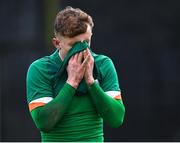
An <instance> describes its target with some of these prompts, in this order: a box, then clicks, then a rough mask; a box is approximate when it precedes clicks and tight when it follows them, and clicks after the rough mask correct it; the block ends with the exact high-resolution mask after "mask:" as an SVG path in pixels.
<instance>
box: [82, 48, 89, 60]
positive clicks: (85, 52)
mask: <svg viewBox="0 0 180 143" xmlns="http://www.w3.org/2000/svg"><path fill="white" fill-rule="evenodd" d="M83 55H84V59H85V58H86V57H87V55H88V53H87V49H86V50H84V51H83Z"/></svg>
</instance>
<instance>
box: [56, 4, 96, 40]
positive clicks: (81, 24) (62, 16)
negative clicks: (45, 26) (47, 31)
mask: <svg viewBox="0 0 180 143" xmlns="http://www.w3.org/2000/svg"><path fill="white" fill-rule="evenodd" d="M87 24H89V25H90V26H91V28H93V26H94V23H93V20H92V17H91V16H90V15H88V14H87V13H86V12H84V11H82V10H81V9H79V8H72V7H70V6H68V7H66V8H65V9H64V10H62V11H60V12H59V13H58V14H57V16H56V19H55V23H54V33H55V35H57V34H60V35H61V36H64V37H69V38H72V37H75V36H77V35H79V34H83V33H85V32H86V30H87Z"/></svg>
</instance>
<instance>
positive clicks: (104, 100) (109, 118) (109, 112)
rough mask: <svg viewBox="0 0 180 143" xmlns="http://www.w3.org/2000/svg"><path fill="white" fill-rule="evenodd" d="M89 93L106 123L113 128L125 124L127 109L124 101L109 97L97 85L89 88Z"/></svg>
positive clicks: (94, 84)
mask: <svg viewBox="0 0 180 143" xmlns="http://www.w3.org/2000/svg"><path fill="white" fill-rule="evenodd" d="M89 93H90V95H91V97H92V100H93V102H94V104H95V106H96V109H97V111H98V113H99V114H100V115H101V116H102V118H103V120H104V121H105V122H107V123H108V124H109V125H110V126H111V127H118V126H120V125H121V124H122V123H123V119H124V114H125V107H124V105H123V102H122V100H116V99H113V98H111V97H109V96H108V95H107V94H106V93H105V92H104V91H103V90H102V88H101V87H100V86H99V85H98V84H97V83H93V84H92V85H91V86H89Z"/></svg>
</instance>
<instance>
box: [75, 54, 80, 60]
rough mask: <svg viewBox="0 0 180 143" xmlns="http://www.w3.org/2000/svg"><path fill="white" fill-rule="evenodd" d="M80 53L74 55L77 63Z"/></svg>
mask: <svg viewBox="0 0 180 143" xmlns="http://www.w3.org/2000/svg"><path fill="white" fill-rule="evenodd" d="M78 55H79V53H77V54H75V55H74V59H75V60H76V61H77V59H78Z"/></svg>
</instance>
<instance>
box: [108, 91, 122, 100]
mask: <svg viewBox="0 0 180 143" xmlns="http://www.w3.org/2000/svg"><path fill="white" fill-rule="evenodd" d="M105 93H106V94H107V95H109V96H110V97H112V98H114V97H116V96H118V95H121V92H120V91H106V92H105Z"/></svg>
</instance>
